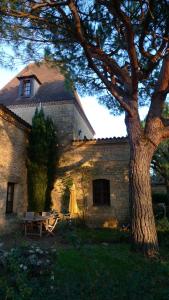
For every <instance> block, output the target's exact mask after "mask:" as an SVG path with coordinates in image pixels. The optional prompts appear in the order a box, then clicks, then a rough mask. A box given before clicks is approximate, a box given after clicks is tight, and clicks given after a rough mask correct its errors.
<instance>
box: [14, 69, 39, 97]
mask: <svg viewBox="0 0 169 300" xmlns="http://www.w3.org/2000/svg"><path fill="white" fill-rule="evenodd" d="M17 78H18V79H19V81H20V84H19V97H23V98H24V97H26V98H32V97H34V96H35V94H36V93H37V91H38V89H39V87H40V85H41V82H40V80H39V79H38V78H37V77H36V76H35V75H27V76H20V77H17Z"/></svg>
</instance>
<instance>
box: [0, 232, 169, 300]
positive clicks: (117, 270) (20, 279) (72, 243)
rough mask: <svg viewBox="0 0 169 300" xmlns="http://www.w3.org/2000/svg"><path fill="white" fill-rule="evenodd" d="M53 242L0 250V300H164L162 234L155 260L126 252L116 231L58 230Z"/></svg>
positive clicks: (166, 256) (167, 258)
mask: <svg viewBox="0 0 169 300" xmlns="http://www.w3.org/2000/svg"><path fill="white" fill-rule="evenodd" d="M53 239H54V240H55V239H56V241H55V242H54V243H53V244H52V245H48V247H47V244H46V243H45V244H44V245H45V247H44V245H43V241H41V245H40V244H39V243H36V242H34V243H31V242H30V240H29V241H25V240H24V241H23V239H20V240H19V242H18V245H16V244H15V247H13V248H12V249H8V251H7V250H5V251H1V252H0V256H1V258H0V299H2V300H3V299H4V300H8V299H12V300H13V299H16V300H20V299H31V300H34V299H37V300H38V299H47V300H48V299H49V300H50V299H51V300H55V299H56V300H57V299H59V300H62V299H63V300H69V299H70V300H76V299H78V300H83V299H84V300H88V299H91V300H96V299H97V300H102V299H103V300H109V299H118V300H120V299H129V300H135V299H137V300H139V299H140V300H141V299H147V300H156V299H157V300H165V299H166V300H168V299H169V253H168V246H169V234H168V232H167V233H166V232H165V233H164V232H163V233H162V235H161V236H160V241H161V257H160V258H159V259H157V260H149V259H147V258H144V257H142V256H141V255H139V254H136V253H133V252H131V251H130V244H129V240H128V239H129V236H128V233H125V232H121V231H117V230H106V229H102V230H91V229H80V228H79V229H72V230H70V229H67V228H60V229H58V232H57V233H56V237H54V238H53ZM57 245H59V246H57Z"/></svg>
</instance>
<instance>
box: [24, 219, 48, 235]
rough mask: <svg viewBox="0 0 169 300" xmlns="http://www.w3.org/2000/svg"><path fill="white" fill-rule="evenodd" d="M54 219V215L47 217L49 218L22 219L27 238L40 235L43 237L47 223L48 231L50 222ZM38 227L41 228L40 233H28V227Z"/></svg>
mask: <svg viewBox="0 0 169 300" xmlns="http://www.w3.org/2000/svg"><path fill="white" fill-rule="evenodd" d="M52 217H53V215H47V216H36V215H35V216H33V217H24V218H22V221H23V222H24V229H25V236H27V235H38V236H40V237H41V236H42V226H43V224H44V223H45V228H46V230H47V228H48V224H49V220H50V219H51V218H52ZM31 223H32V226H33V225H36V226H37V228H38V227H39V232H28V230H27V227H28V226H29V225H31Z"/></svg>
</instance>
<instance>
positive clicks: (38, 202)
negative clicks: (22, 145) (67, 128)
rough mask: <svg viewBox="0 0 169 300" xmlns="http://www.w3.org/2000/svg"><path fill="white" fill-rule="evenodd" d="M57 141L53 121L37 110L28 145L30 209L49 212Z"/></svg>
mask: <svg viewBox="0 0 169 300" xmlns="http://www.w3.org/2000/svg"><path fill="white" fill-rule="evenodd" d="M56 145H57V139H56V133H55V128H54V124H53V122H52V120H50V119H49V118H47V119H46V118H45V116H44V112H43V110H42V109H41V110H40V111H38V110H36V111H35V115H34V117H33V119H32V130H31V132H30V135H29V145H28V151H27V153H28V162H27V168H28V209H29V210H33V211H43V210H49V209H50V207H51V190H52V188H53V183H54V179H55V170H56V161H57V148H56Z"/></svg>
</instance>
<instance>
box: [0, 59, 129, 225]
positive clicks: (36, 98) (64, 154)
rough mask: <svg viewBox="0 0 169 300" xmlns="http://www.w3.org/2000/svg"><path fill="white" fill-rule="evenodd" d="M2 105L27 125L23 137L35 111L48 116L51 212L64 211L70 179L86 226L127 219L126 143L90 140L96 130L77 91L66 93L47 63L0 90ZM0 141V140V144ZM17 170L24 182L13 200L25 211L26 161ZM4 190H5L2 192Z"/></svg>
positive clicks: (123, 140)
mask: <svg viewBox="0 0 169 300" xmlns="http://www.w3.org/2000/svg"><path fill="white" fill-rule="evenodd" d="M0 103H2V104H3V105H4V106H5V107H7V108H6V114H9V113H10V114H11V115H13V116H15V118H18V119H17V120H20V122H21V123H22V126H24V125H23V124H25V127H24V128H25V129H24V130H23V129H22V132H23V133H24V134H25V133H27V131H28V128H30V127H29V125H28V124H31V120H32V117H33V115H34V112H35V109H36V108H39V107H43V110H44V113H45V115H46V116H50V117H51V118H52V120H53V122H54V124H55V126H56V131H57V135H58V138H59V149H60V153H61V155H60V160H59V164H58V168H57V170H56V173H57V176H56V178H57V179H56V182H55V185H54V189H53V191H52V201H53V206H54V208H56V209H57V210H58V211H60V210H62V198H63V194H64V191H65V188H66V184H67V180H70V179H71V181H72V182H73V184H74V186H75V190H76V200H77V205H78V207H79V212H80V214H81V215H84V214H85V217H86V218H87V220H88V222H89V223H92V224H104V223H105V222H106V221H107V220H108V219H112V218H117V219H118V220H119V221H120V222H126V221H127V219H128V215H129V209H128V207H129V204H128V161H129V147H128V143H127V139H126V138H110V139H94V134H95V132H94V130H93V128H92V126H91V124H90V122H89V121H88V119H87V117H86V115H85V113H84V111H83V108H82V106H81V103H80V100H79V97H78V95H77V93H76V92H75V91H70V90H67V89H66V87H65V79H64V76H63V75H62V74H61V73H60V72H59V71H58V70H57V69H56V68H54V67H52V66H51V65H50V64H49V63H47V62H43V63H41V64H40V66H38V65H36V64H30V65H28V66H27V67H26V68H25V69H24V70H23V71H21V72H20V73H19V74H18V75H17V76H16V77H15V78H14V79H13V80H12V81H10V82H9V83H8V84H7V85H6V86H5V87H4V88H3V89H2V90H1V91H0ZM4 106H3V107H4ZM17 122H19V121H17ZM20 135H21V134H20ZM2 138H3V137H1V136H0V141H1V139H2ZM19 138H20V136H19V137H18V136H17V135H16V137H15V142H16V143H19V142H21V140H20V139H19ZM1 144H2V142H1ZM4 145H5V146H4ZM22 145H23V146H22V150H24V151H25V147H26V138H25V140H22ZM8 148H9V145H8V143H7V141H6V140H5V141H4V142H3V147H2V149H5V150H3V151H6V152H7V153H8ZM13 151H14V152H16V153H17V151H18V155H19V151H21V148H19V150H17V149H16V150H14V149H13ZM24 151H23V153H25V152H24ZM9 153H10V148H9ZM16 153H15V155H17V154H16ZM25 159H26V157H25ZM13 160H14V161H15V163H16V165H17V164H18V168H21V169H22V167H20V161H19V158H16V157H15V158H13ZM21 169H20V172H23V176H22V178H23V180H24V182H25V183H24V185H23V186H24V188H23V190H22V193H23V194H22V193H21V194H18V196H17V197H18V198H17V199H18V200H17V201H18V202H17V201H16V207H17V208H16V209H15V211H18V212H20V211H23V209H20V205H19V204H17V203H20V201H21V199H22V201H23V202H24V205H25V208H26V198H25V197H26V196H25V195H26V169H25V162H24V161H23V169H22V170H21ZM0 172H2V171H1V170H0ZM15 174H18V170H16V172H15ZM5 176H6V175H5ZM6 180H7V179H6ZM0 181H1V178H0ZM0 184H1V182H0ZM0 189H1V185H0ZM6 192H7V191H6V190H5V189H4V192H3V193H4V194H5V193H6ZM0 193H2V192H1V190H0ZM23 195H24V196H23ZM3 203H5V202H4V200H3ZM3 205H4V204H3ZM24 205H23V207H24Z"/></svg>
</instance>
